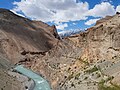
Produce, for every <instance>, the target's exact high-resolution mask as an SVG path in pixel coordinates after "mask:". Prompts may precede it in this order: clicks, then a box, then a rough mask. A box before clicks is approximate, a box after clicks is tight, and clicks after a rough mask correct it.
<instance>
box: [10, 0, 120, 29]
mask: <svg viewBox="0 0 120 90" xmlns="http://www.w3.org/2000/svg"><path fill="white" fill-rule="evenodd" d="M110 1H111V0H102V3H100V4H96V5H95V6H94V7H93V8H92V9H89V4H88V3H87V2H80V1H79V2H77V3H76V0H21V1H20V2H16V1H15V2H14V3H13V4H14V5H15V7H14V8H13V9H12V11H14V12H19V11H20V12H22V13H24V15H25V16H26V17H29V18H31V19H36V20H41V21H44V22H54V23H56V24H57V29H62V30H64V28H65V27H68V24H66V23H65V24H61V23H62V22H69V21H79V20H86V19H87V18H88V17H89V16H93V17H98V18H102V17H105V16H106V15H114V14H115V11H116V10H117V11H120V6H118V7H117V8H116V10H115V7H114V6H113V5H112V4H110ZM96 20H97V19H94V20H89V21H87V22H86V23H85V24H86V25H91V24H93V23H95V21H96ZM60 22H61V23H60ZM73 25H75V23H73Z"/></svg>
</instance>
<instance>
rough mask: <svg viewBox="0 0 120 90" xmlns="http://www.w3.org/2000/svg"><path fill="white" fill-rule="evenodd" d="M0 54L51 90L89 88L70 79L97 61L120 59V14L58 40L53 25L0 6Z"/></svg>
mask: <svg viewBox="0 0 120 90" xmlns="http://www.w3.org/2000/svg"><path fill="white" fill-rule="evenodd" d="M0 55H2V56H4V57H6V58H7V59H9V60H10V62H11V63H12V64H23V65H25V66H26V67H27V68H29V69H31V70H33V71H34V72H37V73H38V74H41V75H42V76H44V78H46V79H47V80H48V81H49V83H50V85H51V86H52V89H53V90H89V89H84V88H82V89H79V88H77V86H75V85H77V84H74V83H73V82H72V81H70V80H72V79H73V78H78V77H79V76H80V73H81V72H82V71H84V70H86V69H87V68H89V67H90V66H91V65H93V64H95V63H96V62H98V61H102V60H105V61H118V60H119V58H120V57H119V56H120V15H119V14H116V15H114V16H107V17H105V18H103V19H101V20H99V21H97V23H96V25H95V26H93V27H91V28H89V29H88V30H86V31H85V32H81V33H79V34H76V35H73V36H70V37H67V38H64V39H62V40H60V37H59V35H58V34H57V31H56V28H55V26H49V25H47V24H45V23H43V22H41V21H32V20H29V19H26V18H23V17H20V16H17V15H15V14H14V13H12V12H11V11H9V10H6V9H0ZM76 76H77V77H76ZM90 79H91V78H90ZM78 80H79V79H78ZM69 81H70V82H69ZM74 82H75V83H76V82H77V81H75V80H74ZM69 85H71V86H72V88H68V87H69ZM73 87H74V88H73ZM75 87H76V88H75ZM81 87H82V86H81ZM90 90H94V89H90Z"/></svg>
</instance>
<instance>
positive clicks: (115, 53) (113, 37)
mask: <svg viewBox="0 0 120 90" xmlns="http://www.w3.org/2000/svg"><path fill="white" fill-rule="evenodd" d="M106 18H108V17H106ZM106 18H105V19H102V20H99V21H98V22H101V23H99V24H98V22H97V24H96V25H95V26H93V27H92V28H91V29H90V30H89V29H88V30H87V31H86V32H85V33H81V34H80V36H79V43H80V44H79V45H80V47H81V48H83V49H84V50H83V55H82V58H87V59H88V60H89V61H90V62H94V61H96V60H104V59H105V60H114V59H118V58H119V56H120V16H119V15H115V16H113V17H110V19H106Z"/></svg>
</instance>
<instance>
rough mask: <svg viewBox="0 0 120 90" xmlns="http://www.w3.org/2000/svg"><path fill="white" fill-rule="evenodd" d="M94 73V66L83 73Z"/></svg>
mask: <svg viewBox="0 0 120 90" xmlns="http://www.w3.org/2000/svg"><path fill="white" fill-rule="evenodd" d="M95 71H98V68H97V67H96V66H94V67H93V68H91V69H89V70H86V71H85V72H86V73H93V72H95Z"/></svg>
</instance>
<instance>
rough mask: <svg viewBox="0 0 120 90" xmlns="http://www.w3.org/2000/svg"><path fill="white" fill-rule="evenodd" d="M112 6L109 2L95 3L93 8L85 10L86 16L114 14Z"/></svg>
mask: <svg viewBox="0 0 120 90" xmlns="http://www.w3.org/2000/svg"><path fill="white" fill-rule="evenodd" d="M114 14H115V9H114V6H113V5H111V4H110V3H109V2H102V3H101V4H96V5H95V6H94V8H93V9H90V10H89V11H88V12H87V15H88V16H93V17H105V16H106V15H114Z"/></svg>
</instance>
